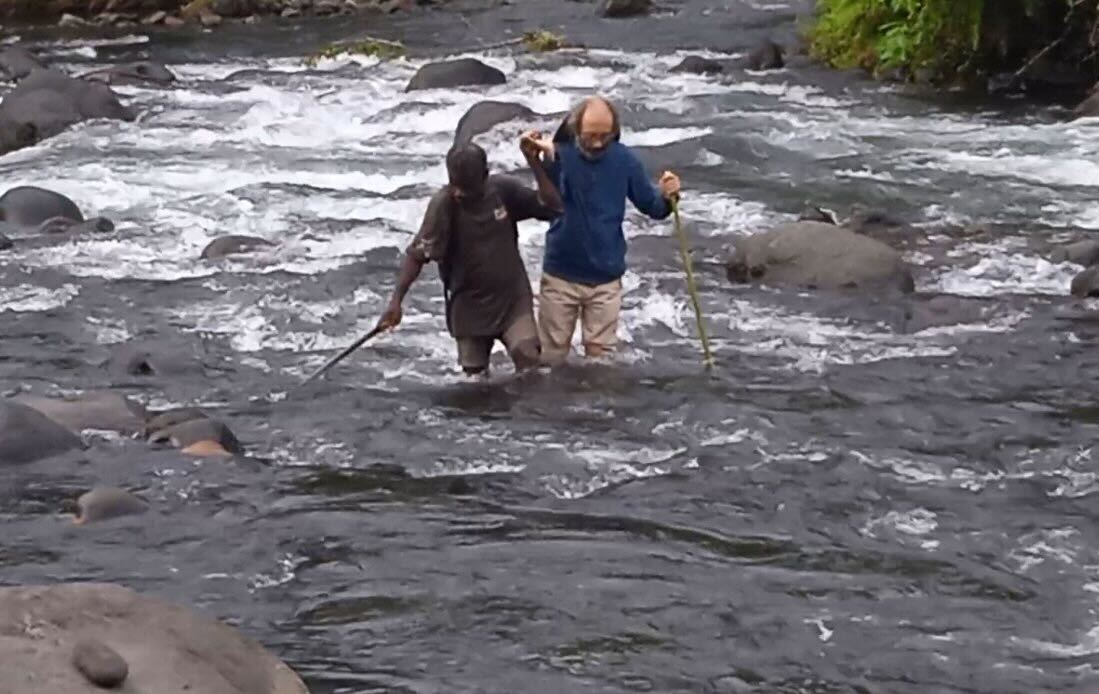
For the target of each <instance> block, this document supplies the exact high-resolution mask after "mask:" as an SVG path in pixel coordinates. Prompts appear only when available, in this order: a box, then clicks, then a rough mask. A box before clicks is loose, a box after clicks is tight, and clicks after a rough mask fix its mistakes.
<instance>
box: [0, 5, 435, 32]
mask: <svg viewBox="0 0 1099 694" xmlns="http://www.w3.org/2000/svg"><path fill="white" fill-rule="evenodd" d="M443 2H445V0H190V2H187V1H184V0H0V21H3V22H7V23H18V24H46V23H55V22H56V23H58V24H60V25H61V26H66V27H80V26H88V25H100V26H103V25H114V26H137V25H146V26H152V25H161V24H162V25H167V26H183V25H185V24H187V23H196V24H202V25H203V26H207V27H213V26H217V25H219V24H221V23H223V22H225V21H256V20H258V19H259V18H261V17H265V16H281V17H302V16H321V17H323V16H333V15H348V14H354V13H358V12H377V13H391V12H399V11H406V10H411V9H414V8H416V7H417V6H424V5H437V4H441V3H443Z"/></svg>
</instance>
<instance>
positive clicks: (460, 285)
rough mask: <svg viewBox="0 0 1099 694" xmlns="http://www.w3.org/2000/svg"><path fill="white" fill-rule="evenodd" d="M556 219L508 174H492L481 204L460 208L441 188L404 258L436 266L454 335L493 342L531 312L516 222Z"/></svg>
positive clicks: (534, 193) (531, 191)
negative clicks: (524, 313) (406, 256)
mask: <svg viewBox="0 0 1099 694" xmlns="http://www.w3.org/2000/svg"><path fill="white" fill-rule="evenodd" d="M556 216H557V214H556V213H555V212H554V211H553V210H551V209H549V208H547V207H546V206H545V205H543V204H542V202H541V201H540V200H539V199H538V193H537V191H536V190H534V189H533V188H529V187H527V186H525V185H523V183H522V182H521V181H519V180H518V179H516V178H513V177H511V176H501V175H494V176H489V178H488V182H487V184H486V187H485V195H484V197H483V198H481V199H480V200H477V201H475V202H471V201H468V200H464V201H462V202H461V203H459V202H458V201H457V200H455V199H453V198H452V197H451V195H450V187H449V186H443V187H442V188H441V189H440V190H439V191H438V192H437V193H435V195H433V196H432V197H431V201H430V202H429V203H428V205H427V212H425V213H424V220H423V223H422V224H421V225H420V231H419V233H417V234H416V237H415V238H414V239H413V240H412V243H411V244H409V246H408V249H407V250H408V253H409V254H410V255H412V256H413V257H415V258H417V259H419V260H420V261H422V262H427V261H430V260H434V261H435V262H437V263H439V273H440V275H441V277H442V279H443V286H444V287H445V289H446V293H447V327H448V328H449V329H450V334H451V335H453V336H454V337H498V336H500V335H503V334H504V331H505V330H507V328H508V325H509V323H510V322H511V321H512V320H514V318H515V317H516V316H518V315H520V314H519V311H520V310H530V307H531V306H532V303H533V300H532V296H531V288H530V279H529V278H528V277H527V270H526V268H525V267H524V266H523V259H522V257H521V256H520V255H519V230H518V228H517V227H516V224H517V223H518V222H521V221H523V220H525V219H540V220H543V221H549V220H551V219H553V218H555V217H556Z"/></svg>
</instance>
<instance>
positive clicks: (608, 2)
mask: <svg viewBox="0 0 1099 694" xmlns="http://www.w3.org/2000/svg"><path fill="white" fill-rule="evenodd" d="M652 9H653V2H652V0H604V2H603V4H602V6H601V7H600V8H599V14H600V15H602V16H603V17H607V18H610V19H622V18H625V17H640V16H643V15H647V14H649V12H651V11H652Z"/></svg>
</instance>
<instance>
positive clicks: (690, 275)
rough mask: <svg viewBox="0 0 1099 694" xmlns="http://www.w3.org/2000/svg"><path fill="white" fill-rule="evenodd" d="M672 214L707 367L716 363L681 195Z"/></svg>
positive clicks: (675, 198)
mask: <svg viewBox="0 0 1099 694" xmlns="http://www.w3.org/2000/svg"><path fill="white" fill-rule="evenodd" d="M672 215H674V217H675V235H676V236H678V237H679V254H680V257H681V258H682V260H683V269H684V270H686V272H687V291H688V292H689V293H690V295H691V304H692V305H694V309H695V322H696V323H697V324H698V336H699V338H700V339H701V340H702V356H703V364H704V365H705V367H706V368H707V369H710V368H712V367H713V365H714V357H713V354H711V352H710V340H709V338H708V337H707V336H706V322H705V321H704V320H703V318H702V304H701V302H700V301H699V300H698V287H697V286H695V275H694V271H693V270H692V269H691V251H690V249H689V248H688V245H687V234H686V233H685V232H684V231H683V223H682V222H681V221H680V219H679V197H678V196H676V197H673V198H672Z"/></svg>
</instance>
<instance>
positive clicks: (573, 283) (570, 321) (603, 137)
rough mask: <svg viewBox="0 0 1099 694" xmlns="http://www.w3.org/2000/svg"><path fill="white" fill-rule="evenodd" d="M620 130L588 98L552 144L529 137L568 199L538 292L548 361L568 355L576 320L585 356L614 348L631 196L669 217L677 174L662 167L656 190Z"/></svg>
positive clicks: (606, 106)
mask: <svg viewBox="0 0 1099 694" xmlns="http://www.w3.org/2000/svg"><path fill="white" fill-rule="evenodd" d="M620 133H621V130H620V127H619V121H618V114H617V112H616V111H615V109H614V107H613V106H612V105H611V103H610V102H608V101H607V100H606V99H603V98H601V97H590V98H588V99H585V100H584V102H583V103H581V104H580V106H579V107H578V108H576V109H575V110H574V111H573V112H572V113H571V114H570V116H569V118H568V119H567V120H566V122H565V123H564V124H563V125H562V128H561V130H559V131H558V133H557V135H556V136H555V137H554V139H553V141H552V142H550V141H548V140H542V139H536V138H534V137H533V136H532V135H533V134H528V138H529V139H530V140H532V141H534V142H536V144H537V146H538V148H539V149H540V150H541V152H542V156H543V159H544V161H545V168H546V173H547V174H548V175H549V178H550V180H551V181H553V183H554V184H555V185H556V186H557V190H558V192H559V193H560V196H561V199H562V200H563V202H564V214H562V215H561V216H560V217H558V218H557V219H555V220H554V221H553V223H552V224H551V225H550V228H549V230H548V231H547V232H546V248H545V257H544V259H543V262H542V283H541V291H540V294H539V297H538V328H539V330H538V332H539V338H540V340H541V343H542V360H543V362H544V363H547V364H551V365H552V364H559V363H561V362H563V361H564V360H565V359H566V358H567V357H568V354H569V349H570V347H571V345H572V335H573V332H574V331H575V329H576V321H577V319H579V321H580V335H581V340H582V341H583V344H584V354H585V355H586V356H587V357H599V356H602V355H604V354H606V353H608V352H612V351H613V350H614V349H615V348H616V346H617V344H618V318H619V313H620V312H621V309H622V275H624V274H625V272H626V237H625V234H624V233H623V232H622V220H623V218H624V217H625V214H626V200H627V198H628V199H629V200H630V202H632V203H633V205H634V207H636V208H637V209H638V210H639V211H640V212H642V213H643V214H645V215H648V216H649V217H651V218H652V219H666V218H667V217H668V215H669V214H671V204H670V203H671V200H672V198H673V197H675V196H678V195H679V177H678V176H676V175H675V174H673V173H671V172H668V171H665V172H664V175H663V176H662V177H661V179H660V185H659V188H658V187H657V186H654V185H653V184H652V182H651V181H650V180H649V177H648V174H646V172H645V167H644V166H643V165H642V163H641V160H640V159H638V158H637V155H636V154H634V153H633V151H631V150H630V148H629V147H627V146H626V145H624V144H622V143H621V142H620V141H619V137H620Z"/></svg>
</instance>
